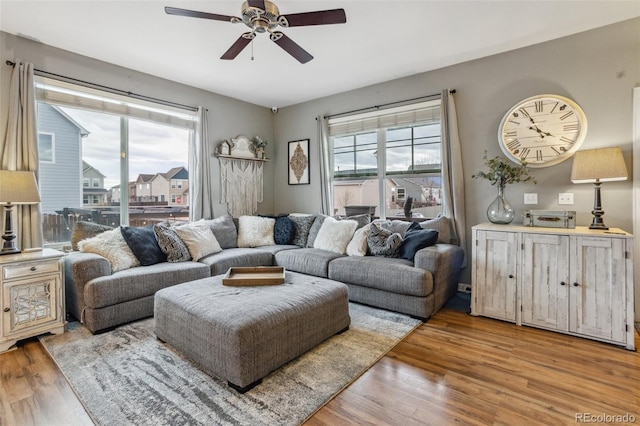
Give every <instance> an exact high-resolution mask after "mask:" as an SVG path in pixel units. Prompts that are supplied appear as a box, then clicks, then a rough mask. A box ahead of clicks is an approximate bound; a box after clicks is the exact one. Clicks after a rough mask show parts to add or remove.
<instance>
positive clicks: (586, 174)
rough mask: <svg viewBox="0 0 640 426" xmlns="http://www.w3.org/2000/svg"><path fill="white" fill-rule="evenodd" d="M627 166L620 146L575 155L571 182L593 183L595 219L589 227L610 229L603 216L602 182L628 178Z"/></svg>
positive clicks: (593, 212)
mask: <svg viewBox="0 0 640 426" xmlns="http://www.w3.org/2000/svg"><path fill="white" fill-rule="evenodd" d="M627 178H628V175H627V168H626V166H625V164H624V157H623V156H622V151H621V150H620V148H601V149H589V150H585V151H578V152H576V155H575V157H573V168H572V169H571V182H573V183H593V186H594V190H595V193H594V198H593V211H592V212H591V213H592V214H593V221H592V222H591V225H589V229H603V230H607V229H609V228H608V227H607V226H606V225H605V224H604V220H603V219H602V216H603V215H604V210H602V201H601V198H600V185H601V183H602V182H613V181H617V180H627Z"/></svg>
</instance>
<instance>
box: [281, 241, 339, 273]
mask: <svg viewBox="0 0 640 426" xmlns="http://www.w3.org/2000/svg"><path fill="white" fill-rule="evenodd" d="M339 257H342V255H340V254H338V253H334V252H332V251H326V250H321V249H317V248H301V249H294V250H283V251H279V252H278V253H276V255H275V263H276V265H278V266H283V267H285V268H286V269H287V270H289V271H294V272H301V273H303V274H308V275H314V276H316V277H322V278H327V276H328V274H329V262H331V261H332V260H334V259H337V258H339Z"/></svg>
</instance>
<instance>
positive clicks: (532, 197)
mask: <svg viewBox="0 0 640 426" xmlns="http://www.w3.org/2000/svg"><path fill="white" fill-rule="evenodd" d="M524 203H525V204H538V194H536V193H535V192H533V193H530V194H524Z"/></svg>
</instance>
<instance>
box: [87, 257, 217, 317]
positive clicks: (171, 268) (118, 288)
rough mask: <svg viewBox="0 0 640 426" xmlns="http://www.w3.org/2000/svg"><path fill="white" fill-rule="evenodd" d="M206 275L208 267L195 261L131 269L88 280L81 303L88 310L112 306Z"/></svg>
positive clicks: (151, 294)
mask: <svg viewBox="0 0 640 426" xmlns="http://www.w3.org/2000/svg"><path fill="white" fill-rule="evenodd" d="M209 275H210V272H209V267H208V266H207V265H203V264H202V263H198V262H180V263H168V262H165V263H157V264H155V265H150V266H140V267H138V268H131V269H127V270H123V271H120V272H115V273H113V274H111V275H106V276H102V277H98V278H94V279H93V280H91V281H89V282H88V283H87V284H86V285H85V286H84V303H85V305H86V306H87V307H88V308H102V307H105V306H111V305H115V304H118V303H123V302H128V301H131V300H135V299H139V298H143V297H146V296H153V295H154V294H155V292H156V291H158V290H160V289H162V288H165V287H169V286H172V285H175V284H179V283H183V282H186V281H193V280H197V279H200V278H206V277H208V276H209Z"/></svg>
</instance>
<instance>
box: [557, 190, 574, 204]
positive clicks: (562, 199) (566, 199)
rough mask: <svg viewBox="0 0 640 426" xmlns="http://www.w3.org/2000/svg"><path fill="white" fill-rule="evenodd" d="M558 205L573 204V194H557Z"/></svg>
mask: <svg viewBox="0 0 640 426" xmlns="http://www.w3.org/2000/svg"><path fill="white" fill-rule="evenodd" d="M558 204H573V192H561V193H559V194H558Z"/></svg>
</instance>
